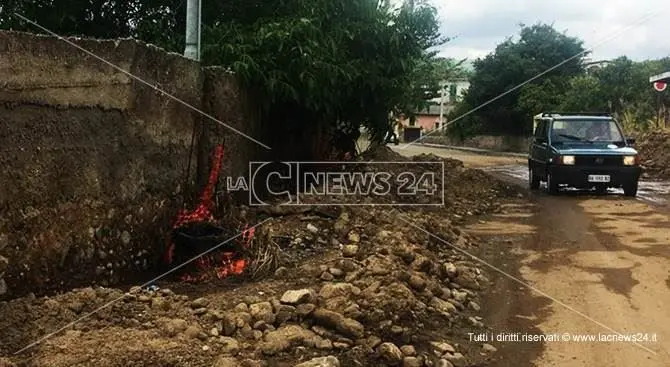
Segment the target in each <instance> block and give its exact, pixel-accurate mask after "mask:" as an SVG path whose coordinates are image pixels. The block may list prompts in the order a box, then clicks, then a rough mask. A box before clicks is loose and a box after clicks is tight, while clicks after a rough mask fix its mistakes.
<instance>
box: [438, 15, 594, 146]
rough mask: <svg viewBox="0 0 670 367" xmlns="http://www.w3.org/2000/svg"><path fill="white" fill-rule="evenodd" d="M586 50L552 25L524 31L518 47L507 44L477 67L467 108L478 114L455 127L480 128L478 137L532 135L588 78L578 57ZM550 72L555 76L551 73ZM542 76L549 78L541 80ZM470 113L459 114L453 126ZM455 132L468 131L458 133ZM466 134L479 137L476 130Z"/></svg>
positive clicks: (470, 115)
mask: <svg viewBox="0 0 670 367" xmlns="http://www.w3.org/2000/svg"><path fill="white" fill-rule="evenodd" d="M582 44H583V42H582V41H580V40H579V39H577V38H574V37H569V36H567V35H565V34H563V33H560V32H558V31H556V30H555V29H554V28H553V27H552V26H551V25H547V24H539V23H538V24H536V25H533V26H525V25H521V31H520V37H519V40H518V41H514V40H512V39H511V38H510V39H507V40H505V41H504V42H502V43H501V44H499V45H498V46H497V47H496V49H495V51H494V52H492V53H491V54H489V55H487V56H486V57H485V58H483V59H479V60H477V61H475V64H474V67H475V72H474V74H473V75H472V78H471V79H470V88H469V90H468V92H467V93H466V94H465V96H464V101H463V104H464V105H466V106H468V107H471V108H474V109H476V110H475V111H473V112H472V113H470V114H469V115H467V116H465V117H463V118H461V119H459V121H457V122H455V124H458V125H472V126H473V127H474V126H476V127H477V133H487V134H512V135H523V134H527V133H529V130H530V129H531V128H532V116H533V115H534V114H537V113H538V112H541V111H542V110H546V109H553V108H555V107H556V106H557V104H558V102H559V100H560V99H559V97H558V96H560V95H561V94H563V92H564V91H565V90H566V89H567V88H568V87H569V83H570V80H571V78H572V77H574V76H576V75H580V74H582V73H583V65H582V57H575V56H584V55H585V54H586V52H584V48H583V46H582ZM566 60H568V61H566ZM564 61H565V63H564V64H562V65H561V66H559V67H556V65H557V64H559V63H561V62H564ZM552 68H553V69H552ZM549 69H552V70H550V71H548V72H547V70H549ZM541 73H544V74H543V75H542V76H540V77H537V76H538V75H539V74H541ZM532 78H536V79H534V80H532V81H530V82H528V83H527V84H524V85H523V86H521V87H519V86H520V85H521V84H522V83H524V82H526V81H528V80H529V79H532ZM501 95H502V96H501ZM467 112H468V111H463V110H462V108H457V109H456V110H455V111H454V113H452V114H451V115H450V120H454V119H457V118H459V117H460V116H459V115H458V114H459V113H460V114H463V113H467ZM455 130H456V131H465V129H463V128H459V127H456V129H455ZM467 130H468V131H469V133H474V132H475V131H473V129H472V128H468V129H467Z"/></svg>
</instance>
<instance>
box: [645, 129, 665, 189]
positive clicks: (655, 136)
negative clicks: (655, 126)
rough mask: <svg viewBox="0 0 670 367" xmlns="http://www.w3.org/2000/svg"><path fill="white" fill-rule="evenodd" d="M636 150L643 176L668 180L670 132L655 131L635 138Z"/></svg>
mask: <svg viewBox="0 0 670 367" xmlns="http://www.w3.org/2000/svg"><path fill="white" fill-rule="evenodd" d="M637 149H638V151H639V152H640V158H641V163H642V166H643V169H644V172H645V176H647V177H651V178H659V179H670V131H655V132H651V133H645V134H641V135H639V136H638V137H637Z"/></svg>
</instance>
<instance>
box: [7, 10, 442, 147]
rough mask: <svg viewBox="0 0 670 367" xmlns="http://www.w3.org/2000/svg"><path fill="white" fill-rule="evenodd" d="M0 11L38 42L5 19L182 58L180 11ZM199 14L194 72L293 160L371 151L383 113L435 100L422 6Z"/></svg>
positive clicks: (427, 14) (434, 39) (429, 35)
mask: <svg viewBox="0 0 670 367" xmlns="http://www.w3.org/2000/svg"><path fill="white" fill-rule="evenodd" d="M1 6H2V12H1V13H0V27H2V28H14V29H22V30H29V31H32V32H40V31H39V30H37V29H35V28H34V27H32V26H30V25H28V26H26V25H25V24H23V23H22V22H21V21H20V19H17V18H16V17H13V16H11V14H12V13H14V12H17V13H20V14H22V15H24V16H26V17H27V18H29V19H31V20H34V21H35V22H37V23H39V24H40V25H42V26H44V27H46V28H48V29H50V30H52V31H54V32H56V33H58V34H59V35H64V36H71V35H77V36H89V37H99V38H115V37H134V38H138V39H141V40H143V41H146V42H149V43H153V44H156V45H158V46H161V47H164V48H166V49H167V50H169V51H175V52H179V53H181V52H183V49H184V38H183V34H184V28H185V24H184V19H185V10H186V0H167V1H159V0H129V1H114V0H87V1H83V0H78V1H71V0H69V1H66V0H35V1H33V2H26V1H18V0H7V1H5V2H3V5H1ZM202 14H203V19H202V21H203V25H202V30H203V37H202V42H203V55H202V62H203V63H204V64H206V65H214V64H215V65H223V66H228V67H230V68H231V69H232V70H233V71H234V72H235V73H236V74H237V76H238V78H239V79H240V81H241V82H242V83H243V85H244V86H245V87H246V88H247V89H248V90H249V91H250V92H251V93H252V94H253V95H254V96H255V97H256V98H255V101H256V102H258V103H259V109H260V111H261V117H262V120H263V124H264V127H265V128H266V131H267V134H268V137H267V138H266V139H270V138H272V139H274V142H275V144H273V145H283V146H285V147H286V146H290V147H291V148H295V147H302V146H308V144H307V143H310V144H312V145H313V146H312V147H311V148H310V149H311V150H310V149H306V150H305V151H304V152H299V153H298V154H297V157H295V158H301V159H302V158H308V157H312V156H314V155H315V154H316V153H315V149H316V148H321V147H326V148H328V145H329V144H328V142H323V141H321V138H318V137H320V136H322V135H323V134H330V135H331V136H332V135H335V136H336V138H335V140H337V141H342V142H346V143H344V144H346V145H348V146H351V144H353V141H354V139H355V138H356V134H357V133H358V132H359V127H360V126H361V125H362V126H364V127H366V128H367V129H368V130H369V131H370V132H371V134H372V137H373V139H374V140H375V141H376V142H380V141H381V140H382V139H383V137H384V135H385V133H386V131H387V129H388V122H389V121H388V115H389V112H390V111H391V110H398V111H402V112H410V111H412V110H414V109H415V108H416V107H417V106H418V105H420V104H422V103H424V102H425V97H426V96H428V95H430V94H431V93H433V94H434V93H435V90H436V85H435V83H434V82H433V81H432V80H426V78H422V75H424V74H425V73H428V72H430V71H431V70H433V68H434V67H435V66H434V59H435V55H434V54H432V53H430V52H428V50H429V49H431V48H433V47H434V46H437V45H439V44H442V43H443V42H445V40H442V39H440V37H439V32H438V23H437V12H436V10H435V8H434V7H432V6H431V5H430V4H429V3H428V2H427V1H423V0H409V1H407V2H406V3H403V4H402V5H401V6H399V7H396V8H394V7H392V6H391V5H390V2H389V1H378V0H284V1H263V0H231V1H204V2H203V7H202ZM342 130H344V131H342ZM342 134H344V135H346V136H347V139H344V138H341V135H342ZM324 143H325V144H324ZM343 149H346V148H343ZM319 154H321V153H319ZM317 155H318V154H317Z"/></svg>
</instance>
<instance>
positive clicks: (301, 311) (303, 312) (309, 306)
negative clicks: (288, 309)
mask: <svg viewBox="0 0 670 367" xmlns="http://www.w3.org/2000/svg"><path fill="white" fill-rule="evenodd" d="M315 309H316V305H315V304H313V303H303V304H301V305H298V307H296V313H297V314H298V316H300V317H303V318H305V317H307V316H309V315H311V314H312V312H314V310H315Z"/></svg>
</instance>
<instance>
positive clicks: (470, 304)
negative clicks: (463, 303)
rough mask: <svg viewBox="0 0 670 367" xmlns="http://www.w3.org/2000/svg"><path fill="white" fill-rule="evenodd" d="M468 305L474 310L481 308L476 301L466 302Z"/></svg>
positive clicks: (477, 310)
mask: <svg viewBox="0 0 670 367" xmlns="http://www.w3.org/2000/svg"><path fill="white" fill-rule="evenodd" d="M468 307H470V308H471V309H472V310H473V311H475V312H479V311H480V310H481V309H482V308H481V307H479V305H478V304H477V303H475V302H474V301H470V302H468Z"/></svg>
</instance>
